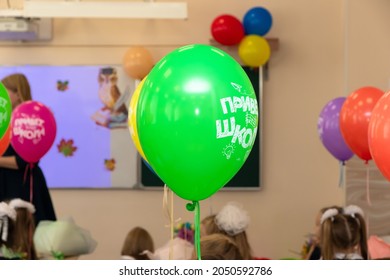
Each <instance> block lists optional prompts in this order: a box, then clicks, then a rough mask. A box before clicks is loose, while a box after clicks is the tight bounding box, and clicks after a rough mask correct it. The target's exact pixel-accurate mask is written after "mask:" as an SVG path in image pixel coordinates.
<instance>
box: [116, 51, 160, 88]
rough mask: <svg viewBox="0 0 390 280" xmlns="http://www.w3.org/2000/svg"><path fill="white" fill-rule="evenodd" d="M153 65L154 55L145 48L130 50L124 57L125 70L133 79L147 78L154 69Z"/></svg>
mask: <svg viewBox="0 0 390 280" xmlns="http://www.w3.org/2000/svg"><path fill="white" fill-rule="evenodd" d="M153 64H154V63H153V57H152V55H151V54H150V52H149V51H148V50H147V49H145V48H143V47H133V48H130V49H129V50H127V52H126V53H125V56H124V57H123V69H124V70H125V72H126V74H127V75H128V76H129V77H131V78H133V79H138V80H141V79H143V78H145V76H146V75H147V74H148V73H149V72H150V70H151V69H152V68H153Z"/></svg>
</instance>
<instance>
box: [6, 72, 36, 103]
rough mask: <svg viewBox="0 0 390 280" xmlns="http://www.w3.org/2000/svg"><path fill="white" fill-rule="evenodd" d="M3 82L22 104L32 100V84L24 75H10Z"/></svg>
mask: <svg viewBox="0 0 390 280" xmlns="http://www.w3.org/2000/svg"><path fill="white" fill-rule="evenodd" d="M1 82H2V83H3V85H4V86H5V87H6V88H7V89H9V90H11V91H13V92H14V93H16V94H17V95H18V97H19V98H20V102H24V101H28V100H32V97H31V88H30V83H29V82H28V80H27V78H26V76H25V75H24V74H21V73H16V74H11V75H8V76H6V77H4V78H3V79H2V80H1Z"/></svg>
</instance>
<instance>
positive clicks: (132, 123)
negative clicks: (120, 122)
mask: <svg viewBox="0 0 390 280" xmlns="http://www.w3.org/2000/svg"><path fill="white" fill-rule="evenodd" d="M145 80H146V77H145V78H144V79H143V80H142V81H141V82H140V83H139V84H138V86H137V88H136V89H135V91H134V93H133V96H132V97H131V100H130V105H129V119H128V125H129V130H130V135H131V139H133V143H134V145H135V147H136V149H137V150H138V152H139V154H140V155H141V156H142V157H143V159H144V160H146V161H148V160H147V159H146V157H145V154H144V151H143V150H142V147H141V144H140V142H139V138H138V130H137V105H138V99H139V94H140V92H141V89H142V86H143V84H144V82H145Z"/></svg>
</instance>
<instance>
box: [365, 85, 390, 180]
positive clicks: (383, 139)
mask: <svg viewBox="0 0 390 280" xmlns="http://www.w3.org/2000/svg"><path fill="white" fill-rule="evenodd" d="M368 143H369V146H370V152H371V155H372V158H373V160H374V162H375V164H376V165H377V166H378V168H379V170H380V171H381V173H382V174H383V176H385V177H386V178H387V180H389V181H390V149H389V147H390V91H389V92H387V93H386V94H385V95H384V96H383V97H382V98H381V99H379V101H378V103H377V105H376V106H375V108H374V110H373V111H372V115H371V119H370V123H369V125H368Z"/></svg>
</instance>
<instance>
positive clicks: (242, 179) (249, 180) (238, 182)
mask: <svg viewBox="0 0 390 280" xmlns="http://www.w3.org/2000/svg"><path fill="white" fill-rule="evenodd" d="M243 68H244V70H245V72H246V73H247V75H248V77H249V79H250V80H251V82H252V85H253V87H254V90H255V92H256V97H257V102H258V104H259V116H261V112H262V104H261V101H262V98H261V94H262V93H261V92H260V87H259V85H260V83H261V82H262V81H261V80H260V76H261V75H259V68H250V67H245V66H244V67H243ZM261 121H262V119H261V118H260V119H259V126H258V132H257V137H256V140H255V143H254V145H253V148H252V151H251V153H250V155H249V156H248V159H247V160H246V162H245V163H244V165H243V166H242V167H241V169H240V171H239V172H238V173H237V174H236V175H235V176H234V177H233V178H232V179H231V180H230V181H229V182H228V183H227V184H226V185H225V186H224V189H231V190H234V189H235V190H237V189H241V190H244V189H247V190H257V189H259V188H260V187H261V174H260V165H261V161H260V152H261V149H260V146H261V143H260V142H261V135H262V134H261V123H262V122H261ZM139 170H140V184H141V186H142V187H145V188H161V187H162V186H164V182H163V181H161V180H160V178H159V177H158V176H157V175H156V174H155V173H154V172H153V171H152V170H151V169H150V167H149V166H148V165H147V164H146V163H145V162H144V161H143V160H142V159H140V168H139Z"/></svg>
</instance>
